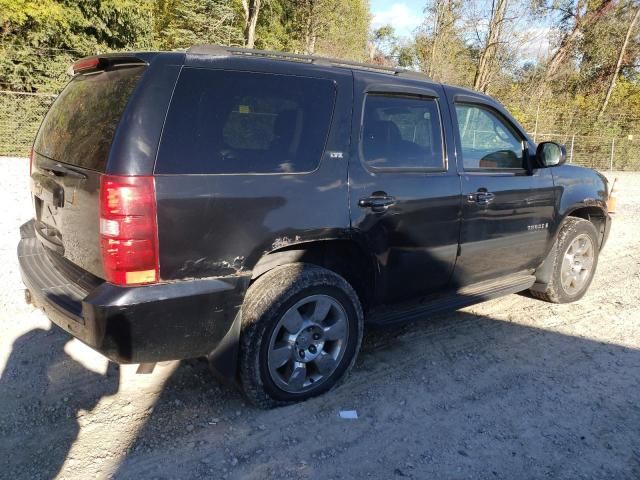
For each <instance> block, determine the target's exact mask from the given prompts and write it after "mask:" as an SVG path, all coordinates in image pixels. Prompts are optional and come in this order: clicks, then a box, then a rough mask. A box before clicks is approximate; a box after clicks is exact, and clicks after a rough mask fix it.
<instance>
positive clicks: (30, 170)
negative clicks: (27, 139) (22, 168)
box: [29, 148, 33, 176]
mask: <svg viewBox="0 0 640 480" xmlns="http://www.w3.org/2000/svg"><path fill="white" fill-rule="evenodd" d="M32 172H33V148H32V149H31V151H30V152H29V176H31V173H32Z"/></svg>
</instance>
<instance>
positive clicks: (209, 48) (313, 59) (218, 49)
mask: <svg viewBox="0 0 640 480" xmlns="http://www.w3.org/2000/svg"><path fill="white" fill-rule="evenodd" d="M187 52H188V53H194V54H197V55H214V56H220V57H228V56H231V55H238V56H249V57H263V58H273V59H278V60H285V61H290V62H301V63H310V64H314V65H331V66H335V67H346V68H355V69H358V70H369V71H373V72H384V73H388V74H391V75H398V76H403V77H404V76H406V77H415V78H419V79H421V80H425V79H427V76H426V75H425V74H423V73H421V72H416V71H413V70H407V69H406V68H399V67H385V66H382V65H372V64H370V63H360V62H353V61H350V60H341V59H338V58H329V57H319V56H316V55H302V54H299V53H288V52H276V51H274V50H256V49H253V48H239V47H225V46H224V45H209V44H202V45H194V46H192V47H190V48H189V49H187Z"/></svg>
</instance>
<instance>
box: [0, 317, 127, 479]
mask: <svg viewBox="0 0 640 480" xmlns="http://www.w3.org/2000/svg"><path fill="white" fill-rule="evenodd" d="M68 341H70V338H69V336H68V335H67V334H65V333H64V332H62V331H61V330H59V329H57V328H56V327H53V329H52V330H44V329H39V328H38V329H34V330H31V331H30V332H28V333H26V334H24V335H22V336H21V337H19V338H18V339H17V340H16V341H15V342H14V343H13V347H12V351H11V355H10V357H9V359H8V361H7V364H6V366H5V368H4V371H3V372H2V377H0V438H2V440H1V442H0V478H11V479H15V478H30V479H36V478H53V477H55V476H56V474H57V473H58V472H59V470H60V468H61V467H62V465H63V464H64V462H65V459H66V457H67V454H68V452H69V450H70V448H71V446H72V445H73V443H74V441H75V440H76V437H77V436H78V432H79V430H80V426H79V424H78V420H77V415H78V413H79V412H80V411H81V410H91V409H92V408H93V407H94V406H95V405H96V404H97V403H98V401H99V400H100V399H101V398H102V397H104V396H108V395H113V394H115V393H116V392H117V391H118V383H119V376H118V368H117V366H116V365H113V364H111V365H109V368H108V370H107V373H106V375H100V374H97V373H94V372H92V371H90V370H87V369H86V368H84V367H83V366H82V365H81V364H79V363H78V362H76V361H75V360H73V359H72V358H71V357H69V356H68V355H67V354H66V353H65V351H64V346H65V344H66V343H67V342H68ZM36 457H38V459H39V460H40V461H37V462H36V461H35V459H36ZM43 458H44V459H46V462H42V461H41V459H43ZM43 465H46V467H45V468H43Z"/></svg>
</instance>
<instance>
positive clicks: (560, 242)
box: [530, 217, 600, 303]
mask: <svg viewBox="0 0 640 480" xmlns="http://www.w3.org/2000/svg"><path fill="white" fill-rule="evenodd" d="M581 234H586V235H588V236H589V237H590V238H591V242H592V244H593V265H592V267H591V271H590V274H589V276H588V278H587V279H586V281H585V283H584V284H583V285H582V287H581V288H580V289H579V290H578V291H576V292H572V293H568V292H567V291H566V290H565V289H564V287H563V285H562V279H561V268H562V261H563V258H564V254H565V253H566V252H567V249H568V248H569V246H570V245H571V243H572V242H573V240H574V239H575V238H576V237H578V236H579V235H581ZM599 245H600V244H599V241H598V231H597V230H596V228H595V227H594V225H593V224H592V223H591V222H590V221H588V220H584V219H582V218H576V217H568V218H567V219H566V220H565V222H564V223H563V225H562V227H560V233H559V234H558V238H557V239H556V243H555V245H554V247H553V248H554V249H555V260H554V264H553V271H552V273H551V281H550V282H549V283H548V284H547V286H546V289H545V290H544V291H535V290H530V293H531V295H532V296H533V297H535V298H537V299H540V300H545V301H547V302H551V303H570V302H575V301H576V300H580V299H581V298H582V297H583V296H584V294H585V293H586V292H587V290H588V289H589V285H591V281H592V280H593V275H594V274H595V271H596V267H597V265H598V255H599V253H600V248H599Z"/></svg>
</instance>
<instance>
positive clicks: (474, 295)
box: [366, 273, 536, 326]
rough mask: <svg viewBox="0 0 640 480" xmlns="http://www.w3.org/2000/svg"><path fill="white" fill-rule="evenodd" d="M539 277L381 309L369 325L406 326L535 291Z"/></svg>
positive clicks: (516, 277)
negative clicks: (465, 308)
mask: <svg viewBox="0 0 640 480" xmlns="http://www.w3.org/2000/svg"><path fill="white" fill-rule="evenodd" d="M535 281H536V277H535V276H534V275H530V274H529V273H521V274H518V275H512V276H509V277H505V278H502V279H500V280H491V281H487V282H481V283H476V284H474V285H469V286H467V287H463V288H461V289H459V290H457V291H455V292H451V293H444V294H436V295H430V296H428V297H425V298H423V299H422V300H420V301H418V302H412V303H404V304H400V305H394V306H392V307H380V308H378V309H376V310H374V311H372V312H371V313H370V314H369V315H368V316H367V318H366V322H367V323H368V324H369V325H372V326H386V325H393V324H397V323H402V322H413V321H415V320H421V319H423V318H425V317H427V316H429V315H433V314H434V313H439V312H442V311H445V310H457V309H459V308H463V307H468V306H470V305H475V304H476V303H481V302H486V301H487V300H491V299H493V298H498V297H502V296H504V295H509V294H511V293H517V292H521V291H523V290H527V289H528V288H531V286H532V285H533V284H534V283H535Z"/></svg>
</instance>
